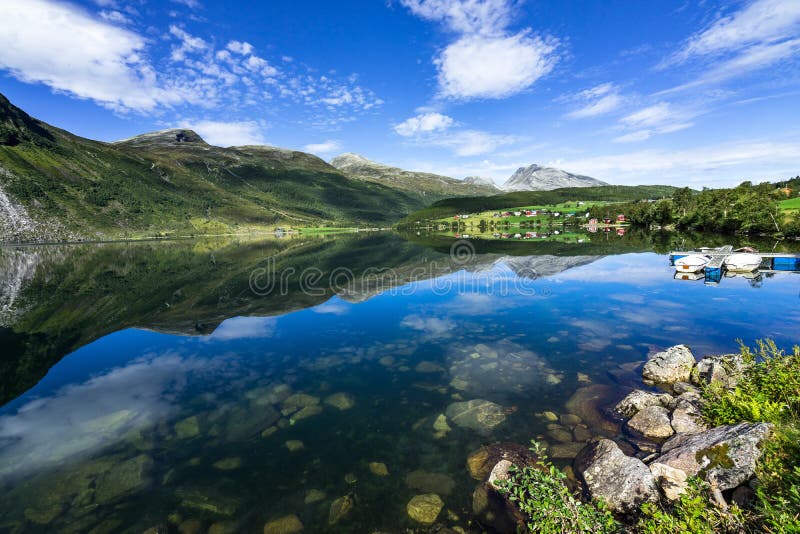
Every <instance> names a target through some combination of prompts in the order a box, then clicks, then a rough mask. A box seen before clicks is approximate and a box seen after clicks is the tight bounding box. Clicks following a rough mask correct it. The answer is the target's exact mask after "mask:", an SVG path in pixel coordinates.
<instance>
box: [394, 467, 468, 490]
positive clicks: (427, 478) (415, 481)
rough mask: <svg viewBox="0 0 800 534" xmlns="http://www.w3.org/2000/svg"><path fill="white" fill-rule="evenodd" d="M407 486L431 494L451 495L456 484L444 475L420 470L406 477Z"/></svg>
mask: <svg viewBox="0 0 800 534" xmlns="http://www.w3.org/2000/svg"><path fill="white" fill-rule="evenodd" d="M406 486H408V487H409V488H411V489H417V490H420V491H426V492H429V493H438V494H440V495H450V494H451V493H452V492H453V488H455V486H456V482H455V480H453V479H452V478H450V477H449V476H448V475H445V474H444V473H431V472H428V471H423V470H422V469H418V470H416V471H412V472H410V473H409V474H408V475H406Z"/></svg>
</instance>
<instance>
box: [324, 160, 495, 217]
mask: <svg viewBox="0 0 800 534" xmlns="http://www.w3.org/2000/svg"><path fill="white" fill-rule="evenodd" d="M331 165H333V166H334V167H336V168H337V169H339V170H340V171H342V172H343V173H344V174H346V175H347V176H349V177H351V178H355V179H358V180H365V181H368V182H374V183H378V184H383V185H386V186H389V187H392V188H395V189H400V190H402V191H406V192H408V193H410V194H413V195H415V196H418V197H420V198H422V199H424V200H425V203H426V204H430V203H431V202H433V201H436V200H440V199H443V198H449V197H472V196H479V195H494V194H497V193H499V192H500V189H498V188H497V187H495V186H493V185H490V184H486V183H478V182H476V181H475V180H474V179H473V180H470V181H466V180H458V179H456V178H450V177H448V176H441V175H438V174H432V173H429V172H415V171H406V170H403V169H400V168H397V167H390V166H389V165H384V164H383V163H377V162H375V161H372V160H369V159H367V158H365V157H363V156H359V155H358V154H352V153H346V154H341V155H339V156H336V157H335V158H333V159H332V160H331Z"/></svg>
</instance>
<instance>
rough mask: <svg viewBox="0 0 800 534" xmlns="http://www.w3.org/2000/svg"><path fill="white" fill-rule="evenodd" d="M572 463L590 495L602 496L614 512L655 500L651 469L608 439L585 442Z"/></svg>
mask: <svg viewBox="0 0 800 534" xmlns="http://www.w3.org/2000/svg"><path fill="white" fill-rule="evenodd" d="M574 465H575V469H576V470H577V472H578V474H579V475H580V477H581V478H582V479H583V482H584V484H585V487H586V489H587V491H588V492H589V494H590V496H591V497H592V498H593V499H597V498H602V499H603V500H604V501H605V502H606V504H607V505H608V507H609V508H610V509H611V510H613V511H615V512H618V513H621V514H629V513H633V512H635V511H637V510H638V509H639V506H641V505H642V504H643V503H645V502H658V499H659V493H658V486H657V485H656V481H655V479H654V478H653V474H652V473H651V472H650V469H648V467H647V466H646V465H645V464H644V462H642V461H641V460H639V459H637V458H633V457H631V456H626V455H625V453H623V452H622V450H621V449H620V448H619V447H618V446H617V444H616V443H614V442H613V441H611V440H610V439H599V440H597V441H593V442H592V443H590V444H589V445H587V446H586V447H585V448H584V449H583V450H582V451H581V452H580V454H578V457H577V458H575V464H574Z"/></svg>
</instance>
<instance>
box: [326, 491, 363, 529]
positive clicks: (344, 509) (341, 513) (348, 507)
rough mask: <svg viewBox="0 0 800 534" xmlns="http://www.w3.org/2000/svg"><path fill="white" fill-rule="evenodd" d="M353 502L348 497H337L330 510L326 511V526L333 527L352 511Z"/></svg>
mask: <svg viewBox="0 0 800 534" xmlns="http://www.w3.org/2000/svg"><path fill="white" fill-rule="evenodd" d="M355 504H356V503H355V500H354V499H353V497H351V496H350V495H345V496H343V497H339V498H338V499H336V500H334V501H333V502H332V503H331V507H330V510H328V524H329V525H335V524H336V523H338V522H339V521H341V520H342V519H344V518H345V517H347V515H348V514H349V513H350V512H351V511H352V510H353V508H354V507H355Z"/></svg>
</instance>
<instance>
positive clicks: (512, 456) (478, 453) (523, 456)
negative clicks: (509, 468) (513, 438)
mask: <svg viewBox="0 0 800 534" xmlns="http://www.w3.org/2000/svg"><path fill="white" fill-rule="evenodd" d="M500 460H509V461H510V462H511V463H513V464H514V465H516V466H520V467H525V466H530V465H534V464H535V462H536V457H535V456H534V454H533V453H532V452H531V451H530V450H529V449H527V448H526V447H524V446H522V445H519V444H517V443H494V444H492V445H486V446H483V447H481V448H480V449H477V450H475V451H472V452H471V453H470V454H469V456H467V470H468V471H469V474H470V476H471V477H472V478H474V479H475V480H480V481H485V480H486V479H487V477H488V476H489V473H491V471H492V468H493V467H494V466H495V465H496V464H497V462H499V461H500Z"/></svg>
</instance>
